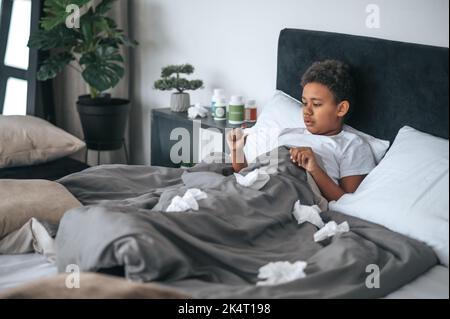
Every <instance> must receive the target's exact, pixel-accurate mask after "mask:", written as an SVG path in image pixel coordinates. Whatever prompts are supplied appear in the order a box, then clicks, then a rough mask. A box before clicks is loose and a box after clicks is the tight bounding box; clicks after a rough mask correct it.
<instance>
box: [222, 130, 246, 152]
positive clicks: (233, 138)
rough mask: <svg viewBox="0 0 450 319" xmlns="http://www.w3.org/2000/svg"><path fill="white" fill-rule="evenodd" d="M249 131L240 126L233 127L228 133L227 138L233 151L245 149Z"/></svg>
mask: <svg viewBox="0 0 450 319" xmlns="http://www.w3.org/2000/svg"><path fill="white" fill-rule="evenodd" d="M247 136H248V133H244V131H243V130H242V129H240V128H235V129H232V130H231V131H230V132H228V133H227V136H226V139H227V144H228V147H229V148H230V150H231V151H242V150H243V149H244V145H245V140H246V139H247Z"/></svg>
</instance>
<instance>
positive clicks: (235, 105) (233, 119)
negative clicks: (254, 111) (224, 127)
mask: <svg viewBox="0 0 450 319" xmlns="http://www.w3.org/2000/svg"><path fill="white" fill-rule="evenodd" d="M244 108H245V105H244V98H243V97H242V96H240V95H233V96H232V97H231V100H230V105H228V123H230V124H233V125H235V124H242V123H244Z"/></svg>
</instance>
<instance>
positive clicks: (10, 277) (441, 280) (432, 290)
mask: <svg viewBox="0 0 450 319" xmlns="http://www.w3.org/2000/svg"><path fill="white" fill-rule="evenodd" d="M55 274H57V268H56V265H54V264H52V263H49V262H48V261H47V260H46V258H45V257H43V256H42V255H39V254H26V255H0V292H2V291H6V290H8V289H10V288H13V287H17V286H20V285H22V284H25V283H28V282H31V281H34V280H37V279H41V278H44V277H48V276H52V275H55ZM448 298H449V271H448V268H446V267H444V266H441V265H438V266H435V267H433V268H431V269H430V270H429V271H428V272H426V273H425V274H423V275H422V276H420V277H418V278H417V279H416V280H414V281H412V282H411V283H409V284H407V285H405V286H403V287H402V288H400V289H398V290H397V291H395V292H393V293H391V294H389V295H388V296H386V299H448Z"/></svg>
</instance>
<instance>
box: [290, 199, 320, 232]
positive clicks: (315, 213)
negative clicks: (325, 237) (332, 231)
mask: <svg viewBox="0 0 450 319" xmlns="http://www.w3.org/2000/svg"><path fill="white" fill-rule="evenodd" d="M320 211H321V210H320V208H319V206H317V205H313V206H307V205H302V204H300V200H298V201H296V202H295V205H294V210H293V211H292V214H293V215H294V217H295V219H296V220H297V222H298V224H303V223H305V222H309V223H311V224H313V225H315V226H317V227H318V228H322V227H323V226H325V224H324V222H323V221H322V218H321V217H320Z"/></svg>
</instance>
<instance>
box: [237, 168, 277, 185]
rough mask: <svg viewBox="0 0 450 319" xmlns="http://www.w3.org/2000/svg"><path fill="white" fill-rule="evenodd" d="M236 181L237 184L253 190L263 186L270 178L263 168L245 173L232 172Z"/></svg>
mask: <svg viewBox="0 0 450 319" xmlns="http://www.w3.org/2000/svg"><path fill="white" fill-rule="evenodd" d="M234 176H235V177H236V181H237V183H238V184H239V185H241V186H244V187H249V188H252V189H255V190H260V189H261V188H263V187H264V186H265V185H266V184H267V182H268V181H269V180H270V175H269V174H268V173H267V172H266V171H265V170H264V169H259V168H257V169H254V170H253V171H251V172H250V173H248V174H247V175H245V176H244V175H242V174H239V173H234Z"/></svg>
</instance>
